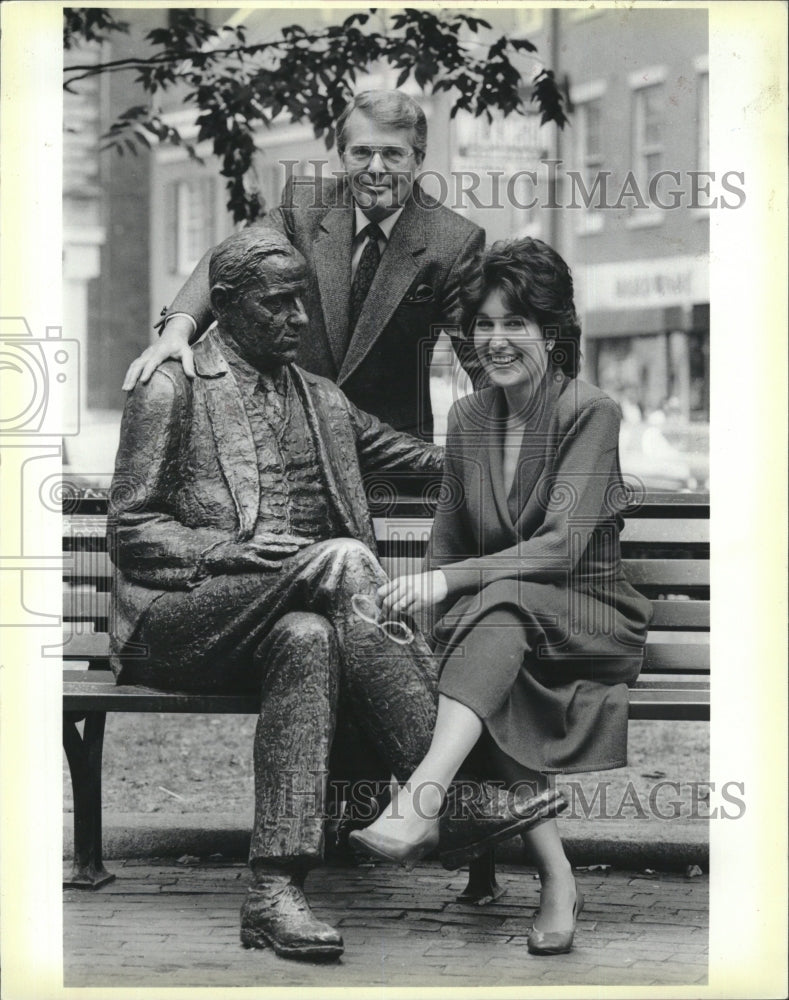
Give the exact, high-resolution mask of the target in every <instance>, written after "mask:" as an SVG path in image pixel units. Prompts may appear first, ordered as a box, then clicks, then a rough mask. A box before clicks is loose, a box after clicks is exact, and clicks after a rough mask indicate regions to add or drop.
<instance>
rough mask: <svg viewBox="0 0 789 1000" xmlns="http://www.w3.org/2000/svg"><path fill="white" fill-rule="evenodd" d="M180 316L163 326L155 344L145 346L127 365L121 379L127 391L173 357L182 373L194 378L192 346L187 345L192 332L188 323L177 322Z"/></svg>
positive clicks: (145, 380)
mask: <svg viewBox="0 0 789 1000" xmlns="http://www.w3.org/2000/svg"><path fill="white" fill-rule="evenodd" d="M181 319H182V317H180V316H176V317H175V318H173V319H172V320H170V322H169V323H168V324H167V326H166V327H165V328H164V332H163V333H162V335H161V337H160V338H159V339H158V340H157V341H156V343H155V344H151V346H150V347H148V348H146V349H145V350H144V351H143V352H142V354H141V355H140V356H139V358H135V360H134V361H132V363H131V364H130V365H129V368H128V370H127V372H126V377H125V378H124V380H123V389H124V391H126V392H129V391H130V390H131V389H133V388H134V387H135V385H137V382H138V381H139V382H147V381H148V379H149V378H150V377H151V375H153V373H154V372H155V371H156V369H157V368H158V367H159V365H161V364H163V363H164V362H165V361H167V360H169V359H170V358H173V359H174V360H176V361H180V362H181V364H182V365H183V367H184V374H185V375H188V376H189V378H194V375H195V365H194V360H193V358H192V348H191V347H190V346H189V337H190V336H191V333H192V325H191V324H190V323H184V324H181V323H179V320H181Z"/></svg>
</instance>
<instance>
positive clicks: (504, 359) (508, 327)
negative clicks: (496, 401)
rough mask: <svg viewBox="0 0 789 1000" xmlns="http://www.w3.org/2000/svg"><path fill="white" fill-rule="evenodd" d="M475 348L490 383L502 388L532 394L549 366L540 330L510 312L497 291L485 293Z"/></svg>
mask: <svg viewBox="0 0 789 1000" xmlns="http://www.w3.org/2000/svg"><path fill="white" fill-rule="evenodd" d="M474 347H475V349H476V352H477V356H478V357H479V359H480V361H481V362H482V365H483V367H484V369H485V371H486V372H487V375H488V378H489V379H490V381H491V383H492V384H493V385H497V386H500V387H501V388H508V387H515V386H519V387H520V388H521V390H526V391H527V393H529V391H530V390H531V391H534V390H536V388H537V386H538V385H539V383H540V382H541V380H542V378H543V375H544V374H545V372H546V369H547V367H548V352H547V350H546V349H545V340H544V338H543V335H542V330H541V329H540V327H539V326H538V325H537V323H535V322H534V321H533V320H530V319H525V318H524V317H523V316H517V315H515V314H514V313H512V312H511V311H510V308H509V306H508V305H507V303H506V302H505V300H504V297H503V295H502V293H501V290H500V289H498V288H492V289H490V290H489V291H488V293H487V295H486V296H485V298H484V299H483V300H482V304H481V305H480V307H479V310H478V311H477V317H476V319H475V321H474ZM529 384H530V385H529Z"/></svg>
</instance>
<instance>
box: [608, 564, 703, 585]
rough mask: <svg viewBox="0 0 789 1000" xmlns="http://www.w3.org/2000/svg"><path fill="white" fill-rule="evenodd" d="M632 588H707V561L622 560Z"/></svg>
mask: <svg viewBox="0 0 789 1000" xmlns="http://www.w3.org/2000/svg"><path fill="white" fill-rule="evenodd" d="M622 561H623V563H624V565H625V572H626V573H627V577H628V579H629V580H630V582H631V583H632V584H633V586H634V587H651V588H653V589H654V588H657V587H677V588H678V589H680V590H681V589H682V588H683V587H709V585H710V564H709V560H708V559H623V560H622Z"/></svg>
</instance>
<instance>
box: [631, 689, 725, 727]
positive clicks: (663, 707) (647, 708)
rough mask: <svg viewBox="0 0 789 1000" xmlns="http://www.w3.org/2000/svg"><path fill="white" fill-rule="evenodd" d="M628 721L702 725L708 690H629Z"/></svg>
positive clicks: (706, 710)
mask: <svg viewBox="0 0 789 1000" xmlns="http://www.w3.org/2000/svg"><path fill="white" fill-rule="evenodd" d="M629 698H630V718H631V719H647V720H650V719H651V720H660V719H667V718H669V719H678V720H681V721H686V722H706V721H708V720H709V717H710V692H709V689H706V690H705V689H701V688H690V689H689V688H687V687H685V686H682V685H680V686H678V687H677V688H675V689H673V690H672V689H666V690H663V691H655V690H652V689H644V690H639V688H637V687H636V688H631V690H630V692H629Z"/></svg>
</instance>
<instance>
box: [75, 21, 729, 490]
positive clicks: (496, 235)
mask: <svg viewBox="0 0 789 1000" xmlns="http://www.w3.org/2000/svg"><path fill="white" fill-rule="evenodd" d="M337 13H338V11H337V10H333V9H332V8H331V7H326V8H321V9H310V10H301V11H299V20H300V21H301V23H303V24H304V25H305V26H309V25H311V24H312V23H315V24H318V23H320V22H322V21H327V20H333V19H334V18H336V16H337ZM386 13H388V12H386V11H384V12H382V14H381V16H383V14H386ZM207 14H208V16H210V17H212V18H214V19H215V20H217V21H219V20H220V19H222V20H224V21H227V20H228V19H230V20H231V21H233V22H234V23H235V22H237V21H243V22H244V24H245V26H246V29H247V35H248V37H249V38H250V39H251V40H257V39H263V38H270V37H272V36H273V34H274V33H275V32H276V31H278V29H279V28H280V27H282V26H284V25H285V24H290V23H292V22H293V21H294V20H295V17H294V14H295V12H294V11H293V10H287V9H284V10H283V9H273V10H261V9H254V10H249V9H244V10H242V9H239V10H236V11H232V10H228V9H223V10H217V9H212V10H211V11H209V12H207ZM167 16H168V14H167V11H165V10H159V11H156V10H140V9H138V10H129V11H126V12H124V13H123V17H124V19H125V20H128V21H130V22H132V25H133V30H132V34H131V35H130V37H129V39H128V40H125V41H123V40H122V42H121V44H122V45H127V46H134V45H135V44H136V45H139V44H140V39H141V37H142V34H143V33H144V31H145V30H149V29H150V28H151V27H154V26H155V23H158V22H157V19H162V18H166V17H167ZM486 17H487V19H488V20H489V21H490V23H491V25H492V30H491V33H490V34H491V39H493V38H496V37H498V36H499V35H501V34H506V35H508V36H509V37H524V38H529V39H530V40H531V41H533V42H534V43H536V45H537V46H538V51H537V53H531V54H526V53H523V54H521V55H520V56H519V57H518V60H519V68H520V70H521V72H522V75H523V78H524V80H525V81H529V80H530V79H532V78H533V76H534V75H535V74H536V73H537V72H538V71H539V70H540V69H542V68H543V66H550V67H551V68H552V69H553V71H554V73H555V74H556V77H557V79H558V80H559V82H560V84H561V86H562V88H563V89H564V90H565V92H566V95H567V97H568V99H569V109H570V124H569V126H567V127H566V128H565V129H564V130H559V129H557V128H556V127H555V126H554V125H552V124H548V125H540V123H539V117H538V115H537V114H536V113H535V112H534V111H533V110H532V109H531V108H529V110H528V113H527V114H526V115H524V116H510V117H508V118H506V119H505V118H498V119H494V121H493V122H492V123H488V122H487V121H486V120H485V119H484V118H477V119H474V118H472V117H470V116H464V115H462V114H459V115H458V116H457V117H456V118H454V119H450V117H449V107H450V100H449V97H448V96H447V95H446V94H441V95H435V96H432V95H427V96H425V95H422V94H421V93H420V92H419V91H418V89H417V88H414V91H413V93H414V96H415V97H416V98H417V99H418V100H419V101H420V103H422V104H423V106H424V108H425V111H426V114H427V117H428V124H429V143H428V147H429V148H428V156H427V158H426V161H425V163H424V166H423V183H424V186H425V188H426V189H427V190H428V191H429V192H430V193H432V194H434V195H435V196H437V197H439V198H441V199H442V200H443V201H444V203H445V204H447V205H448V206H449V207H451V208H454V209H456V210H457V211H460V212H462V213H463V214H465V215H467V216H468V217H470V218H472V219H474V221H476V222H478V223H479V224H480V225H482V226H483V227H484V228H485V229H486V232H487V237H488V241H489V242H493V241H494V240H496V239H502V238H514V237H518V236H525V235H530V236H535V237H538V238H541V239H544V240H546V241H548V242H550V243H551V244H552V245H553V246H555V247H556V248H557V249H558V250H559V252H560V253H561V254H562V255H563V256H564V257H565V258H566V260H567V261H568V263H569V264H570V265H571V267H572V269H573V273H574V276H575V282H576V297H577V301H578V304H579V306H580V313H581V319H582V327H583V331H584V341H583V371H582V374H583V376H584V377H586V378H588V379H589V380H590V381H592V382H595V383H597V384H598V385H600V386H601V387H602V388H603V389H605V390H606V391H608V392H609V393H610V394H611V395H613V396H614V397H615V398H616V399H617V400H619V402H620V403H621V405H622V407H623V412H624V414H625V424H624V429H623V439H622V451H623V462H624V464H625V467H626V468H629V469H630V470H631V471H632V472H633V473H634V474H638V475H643V477H644V478H645V481H646V482H647V483H648V485H651V486H655V487H657V486H666V487H668V488H703V487H704V484H705V481H706V476H707V471H706V469H707V466H706V452H707V435H708V426H709V350H710V331H709V292H708V285H709V282H708V273H707V269H708V257H709V215H710V212H711V211H714V210H722V209H720V208H719V207H716V208H712V207H707V206H711V205H712V204H713V203H714V199H715V198H717V199H718V201H717V206H720V205H721V201H722V200H726V201H727V203H728V204H729V205H730V206H731V207H736V204H737V198H738V195H737V193H736V186H737V179H736V178H729V179H728V180H729V190H727V189H725V188H722V186H721V178H720V177H717V176H716V177H714V178H712V177H711V173H710V165H709V154H708V143H707V136H708V113H709V111H708V102H709V97H708V95H709V81H708V70H707V49H708V43H707V13H706V11H704V10H699V9H694V8H685V9H677V8H670V9H628V10H618V9H617V10H613V9H605V10H596V9H593V8H592V9H586V10H581V9H571V8H562V9H556V10H549V9H524V10H502V11H491V12H488V13H487V14H486ZM377 27H380V26H377ZM113 56H114V57H115V53H113ZM395 78H396V74H394V73H392V72H391V71H388V70H386V69H383V70H380V71H379V70H376V71H375V72H374V73H372V74H371V75H370V76H369V77H368V79H367V80H359V81H358V82H357V86H358V87H359V89H362V88H364V87H367V86H373V87H374V86H378V87H388V86H394V82H395ZM110 86H112V82H111V83H110ZM527 90H528V88H526V89H525V93H526V94H527ZM121 93H122V92H119V94H121ZM117 96H118V95H116V98H113V96H112V92H111V93H110V95H109V97H108V98H107V99H105V105H104V107H105V113H106V115H107V116H108V120H111V119H112V117H114V115H115V114H117V112H118V111H119V110H122V108H120V107H119V105H118V100H117ZM122 96H123V98H124V100H125V104H124V107H125V106H128V105H129V104H130V103H132V102H133V100H134V97H133V95H132V96H130V94H129V92H128V90H127V91H126V92H125V93H122ZM527 96H528V94H527ZM164 101H165V102H166V103H165V105H164V107H165V110H166V111H167V112H168V120H169V121H170V122H171V123H172V124H175V125H177V126H178V127H179V129H180V130H181V132H182V134H183V135H184V136H185V137H187V138H188V137H189V136H190V130H191V134H192V135H193V134H194V129H193V127H192V126H191V122H190V113H189V112H187V111H184V110H183V105H182V104H181V103H180V101H179V95H177V94H173V95H165V96H164ZM527 105H528V101H527ZM199 151H200V152H201V153H202V154H204V156H205V160H206V163H205V165H204V166H201V165H200V164H198V163H195V162H194V161H192V160H190V159H189V158H188V157H187V156H186V154H185V153H184V152H183V151H182V150H181V149H179V148H177V147H172V148H165V147H159V148H157V149H155V150H154V151H153V153H152V154H151V155H150V156H141V157H139V158H137V161H136V164H135V163H132V164H130V163H129V158H127V160H126V164H125V165H124V166H123V167H121V165H120V164H119V162H118V158H117V157H115V156H114V154H113V155H112V157H110V156H109V154H104V156H103V160H102V162H103V164H105V165H103V166H102V167H101V170H103V171H104V172H105V174H104V175H103V184H102V188H101V189H102V191H103V205H104V207H103V213H104V214H103V216H102V218H103V221H104V225H103V231H102V236H103V242H100V243H99V244H97V245H98V246H100V248H101V249H100V254H101V261H100V275H99V276H98V277H97V278H96V279H95V287H94V288H93V290H92V292H91V295H90V296H89V301H88V306H87V313H86V320H85V322H86V326H87V331H88V332H87V338H88V340H87V346H88V353H89V354H91V355H92V356H93V359H94V363H93V367H91V364H90V363H89V366H88V371H89V377H90V381H91V383H92V385H93V388H92V390H90V391H89V393H88V401H89V403H90V401H91V400H93V402H94V404H95V403H96V402H99V403H101V405H102V406H110V408H111V405H110V404H112V401H117V404H116V405H117V406H118V407H120V405H121V403H122V400H121V396H120V392H119V388H118V387H119V385H120V378H121V376H122V369H123V368H125V365H126V364H127V363H128V361H129V360H131V358H132V357H134V356H135V355H136V354H137V353H139V350H140V349H142V347H143V346H144V343H145V342H146V341H147V340H148V339H149V338H150V337H152V336H153V332H152V324H153V322H154V320H155V318H156V316H157V315H158V313H159V311H160V309H161V307H162V306H163V305H165V304H166V303H168V302H170V301H171V299H172V297H173V296H174V294H175V292H176V291H177V290H178V289H179V288H180V286H181V285H182V284H183V281H184V280H185V278H186V277H187V276H188V275H189V274H190V273H191V270H192V268H193V267H194V264H195V263H196V262H197V260H198V259H199V258H200V256H202V254H203V252H204V251H205V250H206V249H207V248H209V247H210V246H212V245H214V244H216V243H217V242H218V241H219V240H221V239H222V238H223V237H224V236H226V235H227V234H228V233H229V232H231V231H232V228H233V224H232V221H231V219H230V216H229V214H228V212H227V210H226V208H225V200H226V193H225V189H224V183H223V179H222V178H221V177H220V176H219V172H218V170H217V167H216V163H215V161H212V158H211V156H210V149H200V150H199ZM258 151H259V152H258V156H257V159H256V163H255V177H254V178H250V182H251V183H252V184H254V185H255V187H256V188H257V191H258V193H259V196H260V197H261V198H262V199H263V200H264V203H265V204H266V205H267V206H274V205H276V204H277V203H278V200H279V195H280V191H281V189H282V186H283V184H284V182H285V180H286V178H287V176H288V174H289V173H306V174H311V173H315V172H316V171H324V172H329V171H332V170H337V169H339V166H340V165H339V161H338V159H337V157H336V153H335V152H332V153H327V151H326V149H325V146H324V144H323V142H322V141H321V140H316V139H315V138H314V136H313V134H312V132H311V129H310V128H309V127H308V126H305V125H296V124H292V123H289V122H287V121H282V122H278V123H276V124H275V125H274V126H272V127H271V128H270V129H266V130H262V131H261V133H260V135H259V138H258ZM108 158H109V159H112V160H114V161H115V162H114V163H112V164H110V165H107V161H108ZM135 171H136V173H135ZM108 342H109V343H111V344H112V345H113V346H112V352H113V353H112V355H111V357H112V358H114V359H115V360H114V362H110V361H108V357H109V355H106V354H103V353H102V352H106V350H107V347H106V343H108ZM434 373H435V376H436V378H435V389H436V393H435V399H434V403H435V409H436V411H437V416H438V422H439V425H440V422H441V411H442V409H443V410H445V409H446V408H447V407H448V406H449V404H450V403H451V401H452V398H453V397H454V396H456V395H458V394H462V393H463V392H465V391H467V390H468V385H467V384H466V383H464V382H463V380H462V378H459V377H458V373H457V369H456V368H455V367H453V365H452V363H451V356H450V354H449V353H448V352H447V351H446V350H444V349H440V350H438V351H437V352H436V354H435V357H434ZM661 470H662V471H661Z"/></svg>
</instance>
